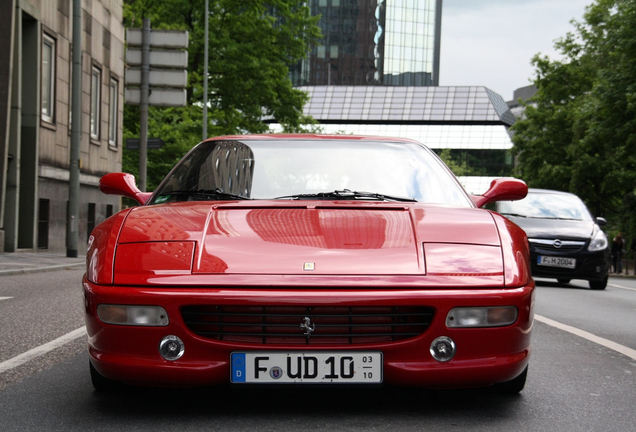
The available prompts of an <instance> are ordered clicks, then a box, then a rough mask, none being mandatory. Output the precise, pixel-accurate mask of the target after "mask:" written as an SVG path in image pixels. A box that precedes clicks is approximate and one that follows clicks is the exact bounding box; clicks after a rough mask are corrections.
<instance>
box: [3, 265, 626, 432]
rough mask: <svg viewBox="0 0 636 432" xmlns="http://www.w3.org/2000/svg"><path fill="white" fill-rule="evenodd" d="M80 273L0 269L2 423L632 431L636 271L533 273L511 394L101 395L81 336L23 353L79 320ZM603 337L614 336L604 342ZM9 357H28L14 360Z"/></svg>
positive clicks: (313, 390) (223, 391) (224, 391)
mask: <svg viewBox="0 0 636 432" xmlns="http://www.w3.org/2000/svg"><path fill="white" fill-rule="evenodd" d="M81 274H82V271H81V270H60V271H51V272H46V273H34V274H25V275H19V276H2V277H0V341H1V343H0V371H3V366H2V365H5V366H4V368H5V369H4V371H3V372H0V412H1V413H2V414H1V416H2V424H3V426H2V430H3V431H13V430H16V431H17V430H19V431H24V430H38V431H41V430H64V431H67V430H82V431H84V430H96V431H98V430H107V431H112V430H131V431H134V430H180V431H189V430H206V431H207V430H250V431H252V430H257V429H258V430H290V431H291V430H294V431H295V430H299V429H305V430H328V429H333V430H352V431H353V430H365V431H367V430H370V431H374V430H390V429H393V430H428V429H433V430H464V429H467V428H469V429H470V430H484V431H485V430H488V431H506V432H510V431H519V430H528V431H530V430H532V431H535V430H546V431H597V430H598V431H629V430H635V428H636V427H635V425H636V411H635V410H634V407H635V406H636V378H635V373H636V359H635V358H630V357H629V356H628V355H626V354H625V353H621V352H620V349H621V347H622V348H623V349H624V350H626V352H627V354H629V353H633V350H636V313H635V312H636V280H635V279H618V278H612V279H610V283H609V286H608V288H607V290H605V291H600V292H599V291H591V290H589V289H587V285H586V284H585V283H583V282H580V283H579V282H578V281H574V282H573V283H572V284H570V285H569V286H567V287H559V286H557V285H556V284H554V283H551V282H549V281H538V288H537V295H536V308H535V309H536V310H535V311H536V314H537V321H536V325H535V328H534V333H533V353H532V358H531V363H530V370H529V374H528V382H527V384H526V388H525V390H524V391H523V392H522V393H521V395H519V396H516V397H506V396H501V395H498V394H495V393H492V392H488V391H484V390H471V391H423V390H419V389H402V388H365V389H359V388H353V389H349V388H336V389H333V388H318V387H310V388H297V387H295V388H283V389H271V388H267V389H264V388H256V389H253V388H252V389H243V388H238V389H237V388H217V389H202V390H194V391H185V390H167V389H166V390H164V389H158V390H157V389H154V390H143V389H133V388H126V389H125V390H123V391H120V392H118V393H115V394H108V393H107V394H99V393H95V392H93V390H92V387H91V384H90V379H89V375H88V364H87V362H88V360H87V357H86V353H85V348H86V347H85V338H84V337H82V336H80V337H75V336H73V337H72V338H71V339H72V340H71V341H70V342H66V343H63V342H64V341H62V342H59V345H60V346H59V347H57V348H55V346H53V347H52V346H47V350H44V351H46V352H44V351H42V352H37V353H36V354H39V356H37V357H36V358H34V359H31V360H29V361H26V360H25V357H24V354H23V353H25V352H27V353H28V352H31V353H33V349H34V348H36V347H41V346H42V345H43V344H46V343H47V342H50V341H54V340H57V339H58V338H59V337H61V336H63V335H66V334H69V333H70V332H72V331H74V330H76V329H79V328H81V327H82V326H83V324H84V323H83V316H82V295H81V289H80V278H81ZM555 323H556V324H555ZM561 325H564V326H565V327H563V326H561ZM559 326H561V327H563V328H561V327H559ZM572 331H574V332H575V333H576V334H574V333H572ZM590 339H592V340H590ZM607 341H609V342H611V343H613V344H614V345H611V344H610V346H611V347H608V346H607V345H603V344H604V343H605V342H607ZM54 345H55V344H54ZM617 349H618V351H617ZM630 350H631V351H630ZM33 355H35V354H33ZM21 356H22V357H21ZM16 358H18V359H19V360H20V359H22V360H21V361H24V363H22V364H19V365H14V364H13V363H11V362H12V361H13V360H14V359H16ZM18 363H19V362H18ZM7 364H9V366H10V367H9V368H8V369H7Z"/></svg>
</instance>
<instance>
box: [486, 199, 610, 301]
mask: <svg viewBox="0 0 636 432" xmlns="http://www.w3.org/2000/svg"><path fill="white" fill-rule="evenodd" d="M496 209H497V211H498V212H499V213H501V214H502V215H504V216H506V217H507V218H508V219H510V220H511V221H513V222H514V223H516V224H517V225H519V226H520V227H521V228H523V230H524V231H525V232H526V234H527V235H528V241H529V243H530V259H531V265H532V275H533V276H537V277H546V278H556V279H557V280H558V281H559V283H561V284H567V283H568V282H570V280H571V279H586V280H588V281H589V283H590V288H592V289H596V290H602V289H605V287H606V286H607V274H608V271H609V263H610V251H609V247H608V241H607V236H606V235H605V233H604V232H603V230H602V229H601V226H602V225H605V224H606V223H607V222H606V221H605V219H603V218H596V219H595V218H593V217H592V215H591V214H590V212H589V210H588V209H587V207H586V206H585V204H584V203H583V201H581V199H580V198H579V197H578V196H576V195H574V194H571V193H567V192H560V191H554V190H546V189H529V190H528V196H527V197H526V198H524V199H522V200H519V201H500V202H498V203H497V204H496Z"/></svg>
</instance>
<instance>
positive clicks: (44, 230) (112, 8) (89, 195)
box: [0, 0, 124, 253]
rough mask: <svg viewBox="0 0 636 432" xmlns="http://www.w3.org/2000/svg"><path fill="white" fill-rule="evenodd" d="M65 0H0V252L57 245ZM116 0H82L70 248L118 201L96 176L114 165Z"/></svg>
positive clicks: (66, 70)
mask: <svg viewBox="0 0 636 432" xmlns="http://www.w3.org/2000/svg"><path fill="white" fill-rule="evenodd" d="M72 26H73V7H72V0H3V1H2V2H0V252H2V251H5V252H13V251H16V250H17V249H31V250H32V249H38V248H39V249H49V250H53V251H63V250H65V248H66V216H67V206H68V179H69V170H68V168H69V155H70V142H71V133H70V132H71V129H70V120H71V114H70V113H71V103H70V101H71V84H70V83H71V72H72V61H71V42H72ZM123 88H124V27H123V23H122V0H82V116H81V117H82V136H81V147H80V162H79V163H80V218H79V221H78V222H79V223H78V229H79V239H80V242H79V252H80V253H82V252H83V251H84V250H85V249H86V248H85V246H84V245H85V244H86V241H87V238H88V234H89V233H90V231H91V230H92V228H93V227H94V226H95V225H96V224H98V223H99V222H101V221H102V220H103V219H105V218H106V217H108V216H109V215H111V214H112V213H114V212H116V211H117V210H119V206H120V200H119V198H118V197H114V196H107V195H104V194H102V193H101V192H100V191H99V189H98V181H99V178H100V177H101V176H102V175H103V174H105V173H107V172H112V171H120V170H121V160H122V142H121V141H122V134H121V130H122V127H121V125H122V117H123Z"/></svg>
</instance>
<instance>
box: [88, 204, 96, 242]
mask: <svg viewBox="0 0 636 432" xmlns="http://www.w3.org/2000/svg"><path fill="white" fill-rule="evenodd" d="M94 228H95V203H88V215H87V218H86V241H88V239H89V238H90V236H91V233H92V232H93V229H94Z"/></svg>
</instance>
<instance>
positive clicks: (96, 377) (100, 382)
mask: <svg viewBox="0 0 636 432" xmlns="http://www.w3.org/2000/svg"><path fill="white" fill-rule="evenodd" d="M88 367H89V369H90V372H91V382H92V383H93V388H95V391H97V392H107V391H112V390H114V389H116V388H117V387H118V385H119V383H118V382H117V381H113V380H111V379H108V378H106V377H105V376H104V375H102V374H100V373H99V372H97V369H95V366H93V363H91V362H90V360H89V361H88Z"/></svg>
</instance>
